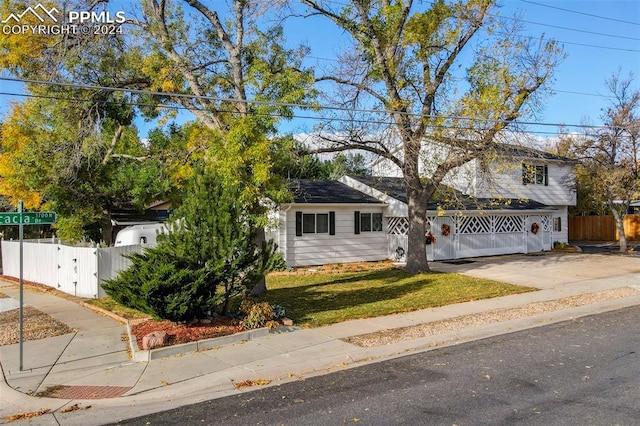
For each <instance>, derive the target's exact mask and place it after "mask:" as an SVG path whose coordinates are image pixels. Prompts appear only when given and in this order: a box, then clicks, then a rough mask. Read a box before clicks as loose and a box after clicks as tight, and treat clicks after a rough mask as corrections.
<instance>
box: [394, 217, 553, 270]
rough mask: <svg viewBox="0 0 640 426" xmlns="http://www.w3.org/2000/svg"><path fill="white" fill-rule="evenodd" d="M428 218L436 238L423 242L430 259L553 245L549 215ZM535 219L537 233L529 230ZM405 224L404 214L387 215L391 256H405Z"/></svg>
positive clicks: (538, 249) (548, 247) (407, 226)
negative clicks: (429, 241) (432, 241)
mask: <svg viewBox="0 0 640 426" xmlns="http://www.w3.org/2000/svg"><path fill="white" fill-rule="evenodd" d="M427 222H428V223H429V229H430V231H431V233H432V234H433V236H434V237H435V239H436V241H435V243H433V244H428V245H426V255H427V259H428V260H429V261H433V260H448V259H462V258H467V257H479V256H495V255H500V254H511V253H532V252H539V251H544V250H551V248H552V247H551V246H552V239H553V231H552V219H551V216H550V215H544V214H543V215H482V216H480V215H478V216H460V217H452V216H435V217H428V218H427ZM534 223H536V224H537V225H538V226H539V230H538V232H537V233H533V232H532V231H531V227H532V226H533V224H534ZM445 225H446V226H445ZM408 228H409V222H408V220H407V218H406V217H390V218H389V234H388V235H387V239H388V254H389V258H390V259H394V260H398V261H404V260H405V259H404V255H405V254H406V251H407V231H408ZM445 229H446V232H445ZM399 253H401V254H402V255H403V256H402V257H401V256H399V255H398V254H399Z"/></svg>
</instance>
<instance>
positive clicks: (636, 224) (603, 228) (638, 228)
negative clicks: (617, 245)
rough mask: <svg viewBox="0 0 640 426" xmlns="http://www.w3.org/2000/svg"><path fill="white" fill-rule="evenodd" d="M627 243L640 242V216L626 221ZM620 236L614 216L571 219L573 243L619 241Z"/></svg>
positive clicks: (626, 218)
mask: <svg viewBox="0 0 640 426" xmlns="http://www.w3.org/2000/svg"><path fill="white" fill-rule="evenodd" d="M624 233H625V235H626V236H627V241H640V215H637V214H629V215H627V216H626V217H625V219H624ZM619 239H620V236H619V235H618V230H617V229H616V222H615V220H614V219H613V216H575V217H570V218H569V240H571V241H618V240H619Z"/></svg>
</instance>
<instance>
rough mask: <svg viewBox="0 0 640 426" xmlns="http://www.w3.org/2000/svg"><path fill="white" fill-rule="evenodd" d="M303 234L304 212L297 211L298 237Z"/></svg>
mask: <svg viewBox="0 0 640 426" xmlns="http://www.w3.org/2000/svg"><path fill="white" fill-rule="evenodd" d="M301 236H302V212H296V237H301Z"/></svg>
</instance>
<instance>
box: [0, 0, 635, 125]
mask: <svg viewBox="0 0 640 426" xmlns="http://www.w3.org/2000/svg"><path fill="white" fill-rule="evenodd" d="M216 1H219V0H213V3H215V2H216ZM34 3H35V1H34ZM127 3H128V2H124V1H123V2H122V4H123V5H124V4H127ZM129 4H130V3H129ZM499 5H500V15H501V16H503V17H509V16H512V15H513V14H514V13H519V14H520V16H521V18H522V19H523V20H524V24H525V34H526V35H530V36H533V37H538V36H540V34H545V36H546V37H549V38H553V39H555V40H557V41H558V42H559V43H560V44H561V45H562V46H563V48H564V51H565V53H566V54H567V58H566V59H565V61H564V62H563V63H562V64H561V65H560V66H559V68H558V69H557V71H556V78H555V81H554V82H553V84H552V86H551V87H552V89H553V90H554V94H553V95H552V96H550V97H549V98H547V99H546V102H545V105H544V108H543V110H542V113H541V114H540V115H539V116H538V117H537V119H536V122H541V123H547V124H556V123H564V124H567V125H571V124H584V123H589V124H596V125H598V124H602V119H601V112H602V110H603V109H605V108H606V107H607V106H608V105H609V103H610V101H611V99H610V98H609V97H608V95H609V94H608V92H607V90H606V88H605V86H604V82H605V80H606V79H608V78H610V77H611V76H612V74H613V73H615V72H616V71H618V70H620V71H621V72H622V75H624V76H626V75H628V73H629V72H632V73H634V74H635V80H634V86H635V87H636V88H640V0H622V1H620V0H501V1H500V2H499ZM125 10H126V9H125ZM285 31H286V32H285V34H286V35H287V38H288V41H289V43H291V44H298V43H305V44H307V45H309V47H310V48H311V52H310V55H309V56H310V57H309V59H308V62H307V63H308V64H312V65H318V66H322V65H323V64H325V63H327V62H330V61H334V60H335V58H336V57H337V54H338V53H339V51H340V46H341V44H342V41H343V38H342V37H344V36H343V35H342V34H341V33H340V32H339V31H338V30H336V29H335V28H334V27H333V26H332V25H331V24H329V23H328V21H326V20H323V19H320V18H310V19H302V18H297V19H291V20H288V21H287V22H286V29H285ZM0 85H1V90H0V92H9V93H16V91H20V86H19V85H17V84H14V83H8V82H6V81H0ZM22 99H23V98H21V97H17V96H11V95H0V116H3V115H4V114H6V112H7V103H8V102H9V101H12V100H16V101H20V100H22ZM304 115H308V114H306V113H305V114H304ZM179 117H180V119H181V120H186V119H189V118H190V117H189V116H188V115H186V114H182V115H180V116H179ZM313 123H314V122H313V121H310V120H304V119H294V121H292V122H290V123H286V124H283V126H282V127H281V131H283V132H301V131H310V130H311V126H312V124H313ZM137 124H138V126H139V127H140V129H141V133H142V134H141V137H143V138H144V137H145V134H144V133H146V131H147V130H148V129H149V128H151V127H152V124H149V123H145V122H143V121H142V120H140V121H139V122H138V123H137ZM531 129H532V130H533V131H534V132H538V134H540V135H552V134H555V133H556V132H557V130H558V129H557V127H556V126H533V127H531Z"/></svg>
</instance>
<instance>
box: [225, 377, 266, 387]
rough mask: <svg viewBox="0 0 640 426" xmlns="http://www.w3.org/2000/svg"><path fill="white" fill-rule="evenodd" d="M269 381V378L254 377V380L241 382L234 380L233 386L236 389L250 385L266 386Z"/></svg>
mask: <svg viewBox="0 0 640 426" xmlns="http://www.w3.org/2000/svg"><path fill="white" fill-rule="evenodd" d="M269 383H271V380H269V379H256V380H245V381H242V382H234V383H233V386H235V387H236V389H241V388H249V387H251V386H266V385H268V384H269Z"/></svg>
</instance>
